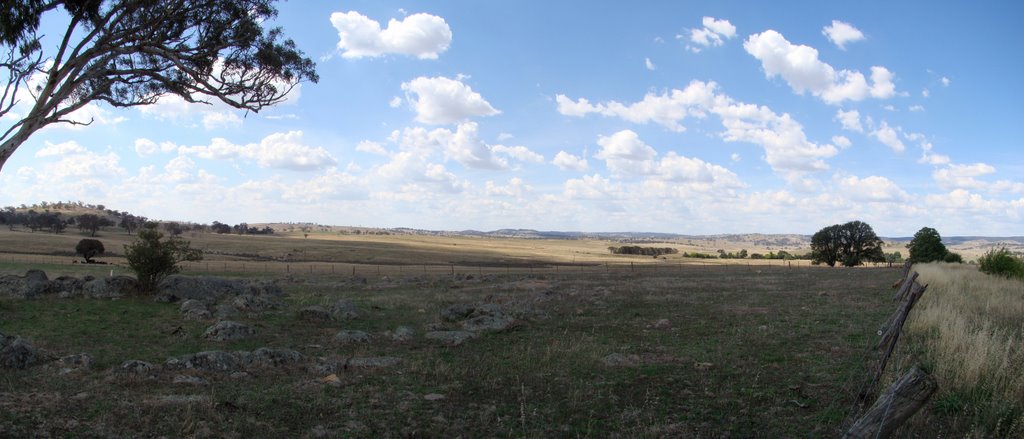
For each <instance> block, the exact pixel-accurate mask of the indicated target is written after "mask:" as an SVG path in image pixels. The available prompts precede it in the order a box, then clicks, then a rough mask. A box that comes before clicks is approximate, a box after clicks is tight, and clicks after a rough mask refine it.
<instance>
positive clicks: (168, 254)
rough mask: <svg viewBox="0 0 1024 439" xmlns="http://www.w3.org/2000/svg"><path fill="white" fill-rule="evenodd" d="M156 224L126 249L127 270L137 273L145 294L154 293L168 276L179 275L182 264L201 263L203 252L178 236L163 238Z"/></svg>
mask: <svg viewBox="0 0 1024 439" xmlns="http://www.w3.org/2000/svg"><path fill="white" fill-rule="evenodd" d="M163 238H164V235H163V234H162V233H160V231H159V230H158V229H157V224H156V223H147V224H146V225H144V226H143V227H142V228H140V229H139V234H138V235H137V236H136V239H135V242H133V243H131V244H129V245H126V246H124V255H125V258H126V259H128V267H130V268H131V269H132V271H134V272H135V276H136V277H137V278H138V280H139V285H140V287H141V289H142V291H143V292H152V291H155V290H156V287H157V286H158V285H159V284H160V281H162V280H164V279H165V278H166V277H167V276H170V275H172V274H175V273H178V272H180V271H181V267H179V266H178V263H179V262H182V261H199V260H202V259H203V252H202V250H199V249H193V248H191V246H190V243H189V242H188V241H185V240H183V239H181V238H178V237H176V236H172V237H170V238H168V239H166V240H165V239H163Z"/></svg>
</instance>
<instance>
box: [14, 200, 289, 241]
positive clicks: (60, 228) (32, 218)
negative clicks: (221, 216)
mask: <svg viewBox="0 0 1024 439" xmlns="http://www.w3.org/2000/svg"><path fill="white" fill-rule="evenodd" d="M80 210H82V211H86V212H87V213H77V212H75V211H80ZM150 222H153V223H155V224H156V227H158V228H161V229H163V231H165V232H167V233H168V234H170V235H172V236H178V235H181V234H183V233H185V232H198V233H206V232H211V233H221V234H237V235H273V234H274V232H275V230H274V229H273V228H272V227H269V226H264V227H255V226H250V225H249V224H248V223H244V222H243V223H239V224H235V225H229V224H224V223H221V222H219V221H214V222H213V223H212V224H209V225H208V224H196V223H189V222H177V221H154V220H151V219H149V218H147V217H145V216H140V215H133V214H131V213H129V212H122V211H117V210H111V209H107V208H106V206H104V205H102V204H95V205H94V204H86V203H82V202H80V201H79V202H70V201H68V202H57V203H47V202H42V203H39V204H35V205H32V206H27V205H24V204H22V205H21V206H20V207H14V206H7V207H4V208H3V209H0V226H6V227H7V228H8V229H9V230H12V231H13V230H16V229H17V228H18V227H23V228H27V229H29V230H30V231H32V232H40V231H41V232H49V233H54V234H60V233H64V232H65V231H66V230H67V229H68V228H70V227H75V228H77V229H78V231H79V232H82V233H86V234H88V235H89V236H90V237H95V236H96V234H97V233H98V232H99V231H101V230H104V229H106V228H108V227H119V228H121V229H123V230H124V231H125V232H126V233H128V234H129V235H130V234H133V233H134V232H135V231H136V230H138V229H139V228H141V227H142V226H143V225H145V224H147V223H150Z"/></svg>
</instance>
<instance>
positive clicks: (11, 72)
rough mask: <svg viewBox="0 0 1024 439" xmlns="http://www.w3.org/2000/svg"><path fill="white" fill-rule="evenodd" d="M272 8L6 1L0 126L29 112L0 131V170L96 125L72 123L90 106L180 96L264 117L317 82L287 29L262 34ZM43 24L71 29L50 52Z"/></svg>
mask: <svg viewBox="0 0 1024 439" xmlns="http://www.w3.org/2000/svg"><path fill="white" fill-rule="evenodd" d="M274 1H275V0H180V1H158V0H15V1H5V2H4V9H5V10H4V11H3V13H2V14H0V46H3V48H5V49H6V56H4V55H3V50H2V49H0V78H2V81H5V82H6V84H4V83H2V82H0V87H2V88H3V93H2V94H0V117H3V116H13V115H14V113H12V110H14V109H15V106H16V105H18V104H19V103H21V102H22V101H25V102H26V103H28V104H29V105H28V108H27V109H20V110H18V111H17V114H18V115H17V117H13V118H11V119H13V120H15V122H14V123H13V124H12V125H10V126H9V127H6V128H2V127H0V141H2V143H0V168H2V167H3V164H4V163H5V162H6V161H7V159H8V158H9V157H10V156H11V154H13V153H14V151H15V150H16V149H17V148H18V147H19V146H20V145H21V144H22V143H24V142H25V141H26V140H27V139H28V138H29V137H30V136H31V135H32V134H33V133H35V132H36V131H38V130H39V129H41V128H43V127H45V126H47V125H49V124H53V123H71V124H88V123H90V122H91V121H88V122H83V121H80V120H75V119H73V118H72V117H71V116H72V113H74V112H75V111H77V110H79V109H81V108H82V107H84V106H85V105H87V104H89V103H91V102H103V103H106V104H108V105H111V106H113V107H133V106H139V105H148V104H153V103H155V102H156V101H157V100H158V99H160V98H161V97H163V96H167V95H175V96H179V97H181V98H182V99H184V100H185V101H187V102H191V103H197V102H201V103H207V104H209V103H211V100H218V101H220V102H223V103H225V104H227V105H229V106H231V107H234V108H238V109H243V110H247V111H254V112H258V111H260V110H261V109H262V108H264V107H266V106H269V105H273V104H275V103H278V102H281V101H283V100H284V99H285V97H286V95H287V94H288V92H289V91H291V89H292V88H294V87H295V86H296V85H297V84H298V83H299V82H302V81H307V80H308V81H312V82H316V81H317V80H318V79H319V78H318V77H317V74H316V72H315V70H314V64H313V61H312V60H310V59H309V58H306V57H305V56H304V54H303V53H302V52H301V51H300V50H298V49H297V48H296V47H295V43H294V42H293V41H292V40H290V39H283V38H282V31H281V29H280V28H271V29H264V28H263V23H265V22H267V21H269V20H271V19H273V18H274V17H275V16H276V15H277V10H276V9H275V8H274V7H273V3H274ZM61 9H62V10H63V11H60V10H61ZM61 12H63V14H62V13H61ZM44 15H46V16H47V17H49V16H54V18H58V17H63V18H64V19H65V20H66V21H65V22H64V23H66V28H64V30H63V35H57V37H58V38H57V39H56V40H55V41H58V42H59V43H58V44H57V46H56V47H48V48H44V47H43V45H42V38H41V35H39V34H38V29H39V24H40V21H41V19H42V18H43V16H44ZM51 36H52V35H51Z"/></svg>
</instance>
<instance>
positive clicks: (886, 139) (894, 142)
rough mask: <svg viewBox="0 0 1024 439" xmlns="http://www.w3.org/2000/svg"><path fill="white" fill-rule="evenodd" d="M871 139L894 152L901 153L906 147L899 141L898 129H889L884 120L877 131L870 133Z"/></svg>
mask: <svg viewBox="0 0 1024 439" xmlns="http://www.w3.org/2000/svg"><path fill="white" fill-rule="evenodd" d="M870 134H871V137H874V138H875V139H878V141H879V142H882V144H883V145H885V146H888V147H889V148H890V149H892V150H893V151H896V152H903V151H904V150H906V149H907V146H906V145H904V144H903V141H902V140H900V135H899V128H893V127H890V126H889V124H888V123H886V122H885V121H884V120H883V121H882V123H881V125H879V126H878V129H876V130H874V131H872V132H871V133H870Z"/></svg>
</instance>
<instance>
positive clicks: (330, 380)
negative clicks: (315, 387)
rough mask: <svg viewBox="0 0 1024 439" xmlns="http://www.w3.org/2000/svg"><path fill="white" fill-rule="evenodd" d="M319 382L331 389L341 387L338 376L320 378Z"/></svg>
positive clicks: (331, 375)
mask: <svg viewBox="0 0 1024 439" xmlns="http://www.w3.org/2000/svg"><path fill="white" fill-rule="evenodd" d="M320 382H321V383H324V384H326V385H328V386H331V387H341V378H338V374H334V373H332V374H330V375H327V376H325V377H323V378H320Z"/></svg>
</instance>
